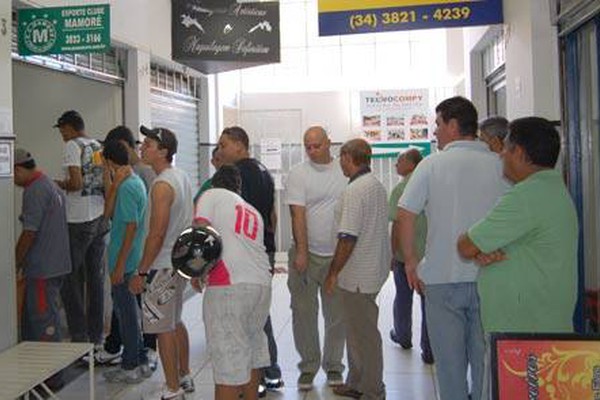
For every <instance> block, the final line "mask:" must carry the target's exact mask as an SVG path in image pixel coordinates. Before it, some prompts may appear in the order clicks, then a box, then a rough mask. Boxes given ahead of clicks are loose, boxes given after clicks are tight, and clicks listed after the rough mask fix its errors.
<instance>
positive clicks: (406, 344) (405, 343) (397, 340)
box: [390, 329, 413, 350]
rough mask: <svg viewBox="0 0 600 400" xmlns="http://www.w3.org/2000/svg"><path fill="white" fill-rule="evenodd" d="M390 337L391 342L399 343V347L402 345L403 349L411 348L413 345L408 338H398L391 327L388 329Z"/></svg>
mask: <svg viewBox="0 0 600 400" xmlns="http://www.w3.org/2000/svg"><path fill="white" fill-rule="evenodd" d="M390 339H391V340H392V342H394V343H396V344H399V345H400V347H402V348H403V349H404V350H408V349H412V347H413V346H412V342H411V341H410V340H406V341H402V340H400V338H399V337H398V336H397V335H396V332H394V330H393V329H392V330H391V331H390Z"/></svg>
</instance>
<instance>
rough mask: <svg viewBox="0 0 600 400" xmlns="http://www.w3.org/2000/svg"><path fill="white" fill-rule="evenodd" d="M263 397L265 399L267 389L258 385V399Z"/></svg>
mask: <svg viewBox="0 0 600 400" xmlns="http://www.w3.org/2000/svg"><path fill="white" fill-rule="evenodd" d="M264 397H267V387H266V386H265V385H263V384H262V383H260V384H259V385H258V398H259V399H262V398H264Z"/></svg>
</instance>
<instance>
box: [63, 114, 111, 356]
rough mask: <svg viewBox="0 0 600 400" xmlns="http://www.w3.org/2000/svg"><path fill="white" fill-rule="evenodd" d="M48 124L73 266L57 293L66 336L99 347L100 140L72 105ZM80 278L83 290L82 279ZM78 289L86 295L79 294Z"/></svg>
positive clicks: (101, 310) (101, 300)
mask: <svg viewBox="0 0 600 400" xmlns="http://www.w3.org/2000/svg"><path fill="white" fill-rule="evenodd" d="M54 127H56V128H58V129H59V131H60V134H61V136H62V139H63V141H64V142H65V145H64V150H63V170H64V179H62V180H58V181H57V182H56V183H57V184H58V186H59V187H60V188H61V189H64V190H65V191H66V192H67V196H66V199H67V222H68V223H69V243H70V246H71V263H72V265H73V270H72V272H71V274H70V275H69V276H68V277H67V279H66V280H65V282H64V284H63V287H62V291H61V295H62V300H63V304H64V307H65V313H66V315H67V323H68V326H69V333H70V335H71V340H72V341H74V342H88V341H89V342H92V343H94V344H95V345H96V349H97V350H101V349H102V341H103V337H102V332H103V328H104V249H105V243H104V234H105V233H106V225H105V222H104V217H103V213H104V183H103V179H102V177H103V170H104V168H103V167H102V162H101V157H100V153H99V152H100V148H101V147H100V143H98V142H97V141H96V140H94V139H91V138H89V137H87V136H86V134H85V124H84V122H83V118H81V115H79V113H78V112H77V111H74V110H70V111H66V112H64V113H63V114H62V115H61V116H60V118H59V119H58V121H57V123H56V125H54ZM84 282H85V283H86V288H85V290H84V288H83V284H84ZM84 293H85V294H86V297H87V298H84Z"/></svg>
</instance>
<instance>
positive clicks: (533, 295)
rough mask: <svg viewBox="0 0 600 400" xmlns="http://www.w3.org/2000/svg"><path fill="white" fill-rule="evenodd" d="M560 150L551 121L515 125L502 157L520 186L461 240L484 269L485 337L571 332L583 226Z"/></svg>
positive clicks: (533, 120)
mask: <svg viewBox="0 0 600 400" xmlns="http://www.w3.org/2000/svg"><path fill="white" fill-rule="evenodd" d="M559 151H560V137H559V135H558V132H557V131H556V129H554V127H553V126H552V125H551V123H550V122H549V121H547V120H545V119H543V118H535V117H529V118H521V119H517V120H515V121H513V122H512V123H511V124H510V127H509V135H508V137H507V139H506V143H505V148H504V150H503V152H502V159H503V163H504V174H505V176H506V177H507V178H508V179H509V180H511V181H512V182H514V183H515V185H514V186H513V188H512V189H510V190H509V191H508V192H507V193H506V194H505V195H504V196H502V197H501V198H500V200H499V202H498V204H497V205H496V207H495V208H494V209H493V210H492V211H491V212H490V213H489V214H488V215H487V216H486V217H485V218H484V219H482V220H481V221H479V222H477V223H476V224H475V225H473V226H472V227H471V228H470V229H469V230H468V232H467V233H466V234H464V235H462V236H461V237H460V238H459V241H458V250H459V252H460V254H461V255H462V256H463V257H465V258H468V259H475V260H476V261H477V262H478V263H479V264H480V265H481V266H482V268H481V272H480V274H479V278H478V281H477V283H478V291H479V295H480V298H481V318H482V322H483V328H484V330H485V331H486V332H487V333H490V332H572V330H573V325H572V317H573V311H574V308H575V301H576V295H577V237H578V225H577V214H576V211H575V207H574V205H573V202H572V200H571V197H570V196H569V193H568V192H567V189H566V187H565V185H564V182H563V179H562V176H561V174H560V173H559V172H558V171H556V170H554V166H555V164H556V160H557V159H558V154H559Z"/></svg>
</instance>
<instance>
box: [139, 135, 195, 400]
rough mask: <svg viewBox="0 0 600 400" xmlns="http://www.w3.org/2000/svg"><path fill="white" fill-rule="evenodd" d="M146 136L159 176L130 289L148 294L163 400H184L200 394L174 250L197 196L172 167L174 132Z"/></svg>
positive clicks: (147, 156) (147, 320)
mask: <svg viewBox="0 0 600 400" xmlns="http://www.w3.org/2000/svg"><path fill="white" fill-rule="evenodd" d="M140 131H141V132H142V134H143V135H144V136H146V138H145V139H144V143H143V144H142V159H143V161H144V162H145V163H146V164H148V165H150V166H151V167H152V169H153V170H154V171H155V172H156V174H157V177H156V179H155V180H154V182H153V183H152V187H151V188H150V196H149V199H148V200H149V201H148V209H149V210H150V212H149V213H148V215H149V223H148V236H147V237H146V242H145V244H144V252H143V255H142V260H141V261H140V264H139V266H138V272H137V275H135V276H133V277H132V278H131V281H130V284H129V287H130V290H131V291H132V292H133V293H136V294H137V293H142V292H143V295H142V314H143V317H142V329H143V331H144V333H155V334H157V337H158V352H159V355H160V360H161V362H162V366H163V371H164V374H165V380H166V388H165V390H164V392H163V394H162V396H161V399H162V400H173V399H182V398H183V394H184V392H188V393H189V392H193V391H194V381H193V380H192V378H191V377H190V367H189V338H188V333H187V329H186V327H185V325H184V324H183V322H182V321H181V309H182V306H183V288H184V286H185V281H184V280H183V278H181V277H180V276H179V275H178V274H176V273H174V270H173V267H172V265H171V249H172V248H173V244H174V243H175V241H176V240H177V238H178V237H179V234H180V233H181V232H182V231H183V230H184V229H185V228H186V227H188V226H190V225H191V223H192V214H193V207H192V190H191V186H190V183H189V181H188V179H187V177H186V175H185V173H184V172H183V171H181V170H179V169H177V168H175V167H173V166H172V164H171V163H172V162H173V155H174V154H175V153H176V152H177V138H176V137H175V134H174V133H173V132H171V131H169V130H168V129H164V128H156V129H148V128H146V127H144V126H142V127H141V128H140Z"/></svg>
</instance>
